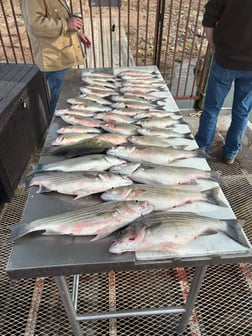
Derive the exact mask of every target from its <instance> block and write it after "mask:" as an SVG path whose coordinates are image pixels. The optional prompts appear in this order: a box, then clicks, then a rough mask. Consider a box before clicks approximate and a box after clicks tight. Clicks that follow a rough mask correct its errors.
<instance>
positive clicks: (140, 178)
mask: <svg viewBox="0 0 252 336" xmlns="http://www.w3.org/2000/svg"><path fill="white" fill-rule="evenodd" d="M110 171H111V172H113V173H118V174H122V175H126V176H128V177H130V178H131V179H132V180H133V181H135V182H139V183H146V184H153V185H165V186H176V185H179V184H197V181H198V179H204V180H205V179H206V180H210V181H214V182H217V183H219V184H223V182H222V180H221V172H220V171H212V170H201V169H197V168H189V167H174V166H162V165H155V164H152V165H146V164H140V163H123V164H122V165H119V166H113V167H111V168H110Z"/></svg>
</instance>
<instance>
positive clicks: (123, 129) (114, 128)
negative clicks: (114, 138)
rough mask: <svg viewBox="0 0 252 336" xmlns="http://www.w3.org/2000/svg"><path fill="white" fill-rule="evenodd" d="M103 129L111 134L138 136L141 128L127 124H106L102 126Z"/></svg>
mask: <svg viewBox="0 0 252 336" xmlns="http://www.w3.org/2000/svg"><path fill="white" fill-rule="evenodd" d="M101 128H103V129H104V130H105V131H107V132H110V133H119V134H122V135H134V134H137V130H138V128H139V126H137V125H133V124H127V123H105V124H101Z"/></svg>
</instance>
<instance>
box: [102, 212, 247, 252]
mask: <svg viewBox="0 0 252 336" xmlns="http://www.w3.org/2000/svg"><path fill="white" fill-rule="evenodd" d="M243 223H244V221H241V220H235V219H229V220H224V219H223V220H222V219H214V218H210V217H206V216H200V215H196V214H193V213H190V212H185V213H180V212H178V213H176V212H174V213H167V212H153V213H150V214H148V215H146V216H144V217H142V218H139V219H137V220H136V221H134V222H133V223H131V224H130V225H129V226H127V227H126V228H125V229H124V230H123V232H122V234H121V236H120V238H118V239H116V240H115V242H113V244H112V245H111V246H110V249H109V251H110V252H111V253H123V252H127V251H174V250H175V251H176V250H177V251H176V252H177V253H179V248H181V247H183V246H186V245H187V244H189V243H190V242H191V241H193V240H194V239H196V238H197V237H200V236H201V235H207V234H208V235H210V234H215V233H217V232H224V233H225V234H227V235H228V236H229V237H230V238H231V239H233V240H234V241H236V242H238V243H240V244H244V243H242V242H241V239H240V238H239V237H240V236H241V227H242V225H243ZM246 247H247V246H246Z"/></svg>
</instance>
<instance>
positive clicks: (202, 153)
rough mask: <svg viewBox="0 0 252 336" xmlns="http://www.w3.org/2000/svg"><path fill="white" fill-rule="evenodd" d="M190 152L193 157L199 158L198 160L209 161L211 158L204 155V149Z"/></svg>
mask: <svg viewBox="0 0 252 336" xmlns="http://www.w3.org/2000/svg"><path fill="white" fill-rule="evenodd" d="M192 152H194V154H195V156H196V157H199V158H203V159H210V158H211V156H210V155H208V154H206V153H205V151H204V149H202V148H195V149H192Z"/></svg>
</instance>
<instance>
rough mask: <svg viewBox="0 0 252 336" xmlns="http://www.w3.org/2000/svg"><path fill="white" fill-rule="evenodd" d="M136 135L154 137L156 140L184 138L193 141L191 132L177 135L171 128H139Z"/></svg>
mask: <svg viewBox="0 0 252 336" xmlns="http://www.w3.org/2000/svg"><path fill="white" fill-rule="evenodd" d="M138 133H139V134H141V135H147V136H155V137H158V138H164V139H165V138H181V137H182V138H186V139H193V136H192V133H191V132H187V131H186V132H185V133H179V132H176V131H175V130H174V129H173V128H172V127H171V128H160V127H151V128H145V127H140V128H138Z"/></svg>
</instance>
